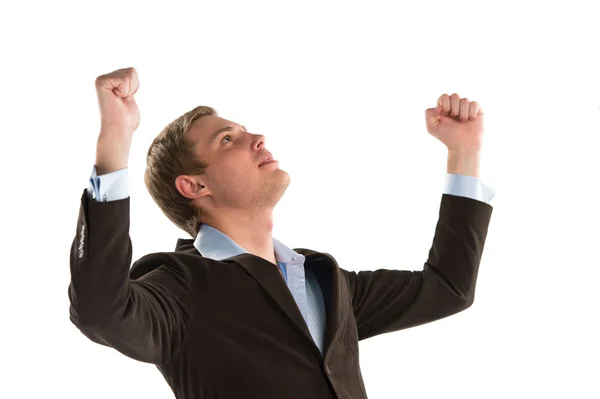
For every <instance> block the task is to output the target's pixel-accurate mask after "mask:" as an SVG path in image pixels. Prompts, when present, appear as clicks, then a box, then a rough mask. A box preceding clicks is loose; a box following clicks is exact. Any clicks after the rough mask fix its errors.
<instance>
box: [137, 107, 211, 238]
mask: <svg viewBox="0 0 600 399" xmlns="http://www.w3.org/2000/svg"><path fill="white" fill-rule="evenodd" d="M209 115H212V116H218V115H217V111H215V110H214V109H213V108H211V107H208V106H199V107H196V108H194V109H192V110H191V111H188V112H186V113H185V114H183V115H181V116H180V117H179V118H177V119H175V120H174V121H173V122H171V123H169V124H168V125H167V126H166V127H165V128H164V129H163V130H162V131H161V132H160V134H159V135H158V136H156V138H155V139H154V141H153V142H152V144H151V145H150V148H149V149H148V156H147V157H146V171H145V173H144V183H146V188H147V189H148V191H149V192H150V195H151V196H152V198H153V199H154V202H156V204H157V205H158V207H159V208H160V209H161V210H162V211H163V213H164V214H165V215H166V216H167V217H168V218H169V219H170V220H171V221H172V222H173V223H175V225H177V226H178V227H179V228H181V229H182V230H184V231H186V232H187V233H188V234H190V235H191V236H192V237H195V236H196V234H197V233H198V230H199V229H200V224H201V221H200V220H201V217H202V209H200V208H199V207H197V206H195V205H194V203H193V201H192V200H190V199H188V198H185V197H184V196H183V195H181V193H180V192H179V191H178V190H177V188H176V187H175V179H176V178H177V176H179V175H182V174H188V175H202V174H204V173H205V172H206V168H207V167H208V164H206V163H205V162H203V161H202V160H201V159H199V158H198V157H197V156H196V155H195V151H194V143H192V142H190V141H189V140H188V139H187V137H186V135H187V133H188V131H189V130H190V127H191V126H192V124H193V123H194V121H196V120H198V119H200V118H203V117H205V116H209Z"/></svg>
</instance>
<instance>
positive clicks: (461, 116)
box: [425, 93, 483, 152]
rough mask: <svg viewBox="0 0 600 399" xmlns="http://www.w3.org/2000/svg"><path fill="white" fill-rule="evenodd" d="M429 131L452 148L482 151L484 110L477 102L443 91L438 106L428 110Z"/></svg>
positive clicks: (426, 117)
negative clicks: (449, 94)
mask: <svg viewBox="0 0 600 399" xmlns="http://www.w3.org/2000/svg"><path fill="white" fill-rule="evenodd" d="M425 119H426V125H427V131H428V132H429V134H431V135H432V136H433V137H435V138H437V139H438V140H440V141H441V142H442V143H444V144H445V145H446V147H448V150H449V151H451V152H452V151H460V152H471V151H472V152H479V151H480V150H481V144H482V141H483V109H482V108H481V106H480V105H479V103H478V102H477V101H469V100H468V99H467V98H462V99H461V98H460V96H459V95H458V94H456V93H454V94H452V95H451V96H448V95H447V94H443V95H441V96H440V98H439V99H438V105H437V107H436V108H429V109H427V110H426V111H425Z"/></svg>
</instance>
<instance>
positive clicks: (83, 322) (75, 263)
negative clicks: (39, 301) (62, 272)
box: [69, 191, 188, 364]
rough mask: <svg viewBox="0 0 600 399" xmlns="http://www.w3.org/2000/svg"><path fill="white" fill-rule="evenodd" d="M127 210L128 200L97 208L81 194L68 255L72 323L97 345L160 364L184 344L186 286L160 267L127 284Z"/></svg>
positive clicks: (181, 278)
mask: <svg viewBox="0 0 600 399" xmlns="http://www.w3.org/2000/svg"><path fill="white" fill-rule="evenodd" d="M129 204H130V201H129V197H128V198H125V199H120V200H116V201H110V202H97V201H94V200H93V199H90V198H88V195H87V193H86V191H84V193H83V196H82V198H81V206H80V210H79V218H78V222H77V231H76V235H75V238H74V240H73V244H72V246H71V254H70V262H71V282H70V285H69V300H70V319H71V321H72V322H73V324H75V325H76V326H77V328H79V330H80V331H81V332H82V333H83V334H84V335H85V336H87V337H88V338H89V339H91V340H92V341H94V342H96V343H99V344H102V345H106V346H109V347H112V348H114V349H116V350H118V351H119V352H121V353H123V354H125V355H127V356H129V357H131V358H133V359H136V360H139V361H142V362H148V363H154V364H164V363H167V362H169V361H170V360H171V358H172V357H173V356H174V355H175V354H176V353H177V352H178V351H179V349H180V348H181V347H182V345H183V344H184V342H185V339H186V334H187V330H188V315H187V312H188V308H187V306H188V292H187V286H186V282H185V278H184V275H183V272H181V273H178V272H176V271H173V269H172V268H167V267H165V266H164V265H163V266H160V267H158V268H156V269H154V270H153V271H151V272H149V273H148V274H145V275H144V276H142V277H140V278H139V279H136V280H131V279H130V277H129V267H130V265H131V256H132V246H131V239H130V237H129V209H130V208H129Z"/></svg>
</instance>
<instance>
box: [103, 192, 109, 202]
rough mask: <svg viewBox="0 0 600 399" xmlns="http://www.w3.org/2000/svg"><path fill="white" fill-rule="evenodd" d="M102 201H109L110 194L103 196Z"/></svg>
mask: <svg viewBox="0 0 600 399" xmlns="http://www.w3.org/2000/svg"><path fill="white" fill-rule="evenodd" d="M102 201H104V202H106V201H108V195H106V194H104V197H102Z"/></svg>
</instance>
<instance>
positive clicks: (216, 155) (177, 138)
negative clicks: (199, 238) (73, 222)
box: [144, 106, 290, 237]
mask: <svg viewBox="0 0 600 399" xmlns="http://www.w3.org/2000/svg"><path fill="white" fill-rule="evenodd" d="M270 155H271V154H270V153H269V152H268V151H267V149H266V148H265V138H264V136H262V135H259V134H253V133H249V132H247V131H246V129H245V128H244V127H243V126H242V125H239V124H237V123H234V122H231V121H228V120H226V119H223V118H221V117H219V116H218V115H217V112H216V111H215V110H214V109H213V108H211V107H206V106H200V107H196V108H194V109H193V110H191V111H189V112H187V113H185V114H183V115H182V116H180V117H179V118H177V119H175V120H174V121H173V122H171V123H170V124H169V125H167V127H165V128H164V129H163V131H162V132H161V133H160V134H159V135H158V136H157V137H156V138H155V139H154V141H153V142H152V145H151V146H150V149H149V150H148V156H147V167H146V172H145V175H144V181H145V183H146V187H147V188H148V191H149V192H150V195H151V196H152V198H153V199H154V201H155V202H156V203H157V204H158V206H159V207H160V209H161V210H162V211H163V212H164V213H165V215H166V216H167V217H168V218H169V219H170V220H171V221H172V222H173V223H175V224H176V225H177V226H178V227H180V228H181V229H183V230H185V231H186V232H188V233H189V234H190V235H191V236H192V237H194V236H195V235H196V234H197V232H198V229H199V227H200V224H201V223H209V224H211V222H212V223H213V224H214V222H215V221H218V220H219V219H220V218H229V217H246V218H247V217H250V218H251V217H252V216H253V215H258V214H263V213H264V212H272V209H273V207H274V206H275V205H276V204H277V202H278V201H279V199H280V198H281V196H282V195H283V193H284V192H285V190H286V189H287V187H288V185H289V183H290V177H289V175H288V174H287V172H285V171H283V170H281V169H279V166H278V163H271V164H266V165H263V166H260V167H259V164H260V163H261V161H263V159H264V158H265V157H267V156H270ZM274 158H275V157H274Z"/></svg>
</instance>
